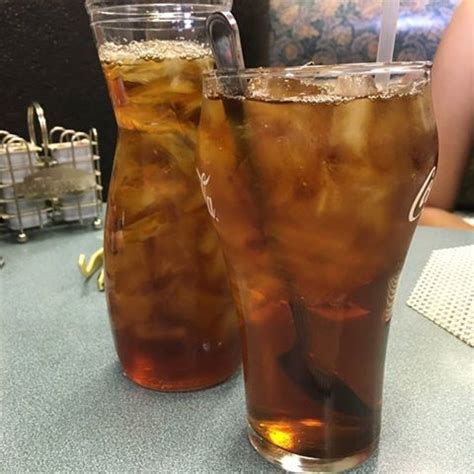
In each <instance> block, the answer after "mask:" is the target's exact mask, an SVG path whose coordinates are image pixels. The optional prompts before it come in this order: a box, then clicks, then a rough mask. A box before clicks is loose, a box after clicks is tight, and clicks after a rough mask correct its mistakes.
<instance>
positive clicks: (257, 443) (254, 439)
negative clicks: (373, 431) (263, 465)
mask: <svg viewBox="0 0 474 474" xmlns="http://www.w3.org/2000/svg"><path fill="white" fill-rule="evenodd" d="M248 437H249V440H250V444H251V445H252V446H253V447H254V448H255V449H256V451H257V452H258V453H259V454H260V455H262V456H263V457H264V458H265V459H266V460H267V461H270V462H271V463H273V464H276V465H277V466H279V467H281V468H282V469H284V470H285V471H287V472H340V471H345V470H347V469H352V468H354V467H356V466H358V465H359V464H362V463H363V462H364V461H365V460H366V459H368V458H369V457H370V456H371V455H372V453H373V452H374V451H375V448H376V447H377V445H378V439H376V440H374V441H373V442H372V443H371V444H370V445H369V446H367V447H366V448H365V449H363V450H361V451H358V452H356V453H354V454H352V455H351V456H348V457H345V458H341V459H321V458H311V457H307V456H300V455H299V454H295V453H291V452H289V451H286V450H285V449H283V448H280V447H278V446H275V445H274V444H272V443H270V442H268V441H267V440H265V439H264V438H262V437H261V436H260V435H259V434H258V433H257V432H256V431H255V430H254V429H253V428H252V427H251V426H249V427H248Z"/></svg>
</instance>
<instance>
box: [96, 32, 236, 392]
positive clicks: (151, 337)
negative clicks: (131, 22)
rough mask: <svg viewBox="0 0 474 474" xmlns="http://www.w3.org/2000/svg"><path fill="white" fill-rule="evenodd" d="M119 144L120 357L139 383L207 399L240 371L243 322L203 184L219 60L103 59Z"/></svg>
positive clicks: (115, 314) (178, 55) (198, 54)
mask: <svg viewBox="0 0 474 474" xmlns="http://www.w3.org/2000/svg"><path fill="white" fill-rule="evenodd" d="M99 55H100V59H101V62H102V66H103V70H104V73H105V77H106V79H107V84H108V87H109V91H110V96H111V99H112V103H113V107H114V111H115V114H116V119H117V123H118V126H119V140H118V144H117V151H116V156H115V163H114V171H113V176H112V181H111V185H110V191H109V201H108V212H107V221H106V242H105V261H106V287H107V299H108V305H109V312H110V318H111V323H112V328H113V332H114V337H115V344H116V348H117V352H118V355H119V358H120V361H121V363H122V366H123V369H124V371H125V373H126V375H128V377H130V378H131V379H132V380H133V381H135V382H136V383H138V384H140V385H143V386H145V387H149V388H153V389H159V390H190V389H195V388H203V387H205V386H210V385H213V384H216V383H218V382H221V381H222V380H224V379H226V378H228V377H229V376H230V375H231V374H232V373H233V372H234V371H235V370H236V368H237V366H238V364H239V358H240V354H239V342H238V334H237V322H236V319H235V316H234V309H233V304H232V300H231V295H230V290H229V288H228V280H227V277H226V271H225V266H224V261H223V257H222V254H221V250H220V248H219V245H218V240H217V235H216V233H215V230H214V229H213V227H212V224H211V219H210V217H209V215H208V213H207V209H206V203H205V202H204V199H203V196H202V193H201V186H200V181H199V177H198V176H197V174H196V165H195V144H196V135H197V125H198V121H199V117H200V111H201V102H202V79H201V73H202V71H203V70H205V69H207V68H209V67H211V66H212V60H211V57H210V52H209V50H208V49H207V48H206V47H204V46H202V45H200V44H197V43H194V42H191V41H171V40H169V41H161V40H150V41H143V42H131V43H129V44H127V45H116V44H113V43H105V44H103V45H102V46H101V47H100V49H99Z"/></svg>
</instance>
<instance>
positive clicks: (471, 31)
mask: <svg viewBox="0 0 474 474" xmlns="http://www.w3.org/2000/svg"><path fill="white" fill-rule="evenodd" d="M473 84H474V0H464V1H463V2H461V4H460V5H459V7H458V8H457V9H456V11H455V13H454V15H453V18H452V20H451V23H450V25H449V26H448V28H447V30H446V32H445V34H444V36H443V40H442V41H441V44H440V46H439V48H438V52H437V53H436V58H435V61H434V66H433V104H434V110H435V115H436V120H437V124H438V135H439V162H438V173H437V178H436V180H435V184H434V187H433V191H432V193H431V196H430V198H429V201H428V206H429V207H430V208H431V209H430V208H427V209H426V212H424V214H423V216H422V219H421V221H420V223H421V224H426V225H440V222H441V225H442V224H443V219H444V218H447V216H448V214H447V213H446V212H442V211H443V210H444V211H447V210H451V209H452V208H453V206H454V204H455V201H456V196H457V193H458V191H459V187H460V184H461V180H462V177H463V172H464V169H465V166H466V162H467V159H468V158H469V153H470V150H471V146H472V144H473V143H472V136H473V131H474V85H473ZM452 217H456V216H452ZM433 219H434V221H433ZM459 220H460V219H459ZM453 222H454V223H455V219H454V220H453V219H451V218H449V219H448V221H447V222H446V223H445V224H446V226H448V227H450V226H451V225H450V224H452V223H453ZM468 228H471V229H472V227H470V226H468Z"/></svg>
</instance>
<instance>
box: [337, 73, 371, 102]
mask: <svg viewBox="0 0 474 474" xmlns="http://www.w3.org/2000/svg"><path fill="white" fill-rule="evenodd" d="M332 94H333V95H337V96H340V97H343V98H349V99H351V98H357V97H368V96H371V95H374V94H377V87H376V86H375V80H374V78H373V77H372V76H369V75H354V76H352V75H342V76H339V77H338V78H337V81H336V85H335V87H334V90H333V91H332Z"/></svg>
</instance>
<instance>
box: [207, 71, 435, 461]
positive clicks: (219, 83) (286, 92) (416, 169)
mask: <svg viewBox="0 0 474 474" xmlns="http://www.w3.org/2000/svg"><path fill="white" fill-rule="evenodd" d="M419 68H420V71H418V70H417V71H416V72H418V73H419V76H420V77H419V78H418V80H414V79H410V77H409V76H408V75H405V74H404V75H402V76H401V77H400V78H399V80H398V81H394V83H393V84H391V87H390V89H389V90H388V91H385V92H383V93H381V92H379V91H378V89H377V88H376V86H375V83H374V80H373V78H372V76H371V75H369V74H367V75H363V74H362V75H361V74H359V75H357V76H356V77H352V76H350V75H344V74H335V77H334V78H332V79H331V80H330V79H328V80H327V81H326V82H325V81H323V80H318V79H316V78H317V77H318V76H317V72H318V71H320V69H318V68H304V69H301V70H295V71H289V72H288V74H286V73H284V72H275V71H274V72H265V71H261V72H258V71H257V72H255V71H254V72H252V73H249V74H248V75H247V76H246V75H245V74H242V75H240V76H235V77H224V76H223V77H222V79H221V77H220V76H219V75H216V74H215V73H214V74H211V75H208V76H207V77H206V81H205V93H206V96H207V98H206V100H205V102H204V105H203V113H202V118H201V128H200V136H199V159H198V167H199V172H200V173H201V174H205V175H206V176H207V177H208V179H209V183H208V184H207V186H206V189H205V194H206V196H207V199H208V200H209V201H210V203H211V204H212V206H211V207H212V209H213V214H214V224H215V227H216V229H217V231H218V234H219V237H220V241H221V244H222V248H223V251H224V255H225V258H226V262H227V265H228V269H229V274H230V277H231V284H232V289H233V294H234V299H235V302H236V306H237V312H238V314H239V318H240V325H241V331H242V335H243V360H244V372H245V385H246V396H247V407H248V416H249V424H250V433H251V434H250V438H251V441H252V443H253V444H254V446H256V447H257V449H258V450H259V451H260V452H262V453H263V454H264V455H265V456H266V457H267V458H268V459H271V460H273V461H275V462H277V463H279V464H280V465H283V467H284V468H285V469H287V470H293V469H296V470H298V469H303V468H305V469H308V470H311V469H314V468H315V465H313V464H311V460H313V459H317V464H316V465H317V466H319V467H318V468H317V469H346V468H348V467H351V466H353V465H355V464H357V463H358V462H360V461H361V460H363V459H365V458H366V457H367V456H368V455H369V454H370V452H372V450H373V449H374V447H375V445H376V443H377V439H378V435H379V428H380V415H381V403H382V381H383V373H384V359H385V348H386V343H387V336H388V330H389V323H390V318H391V312H392V304H393V301H394V296H395V292H396V288H397V282H398V277H399V274H400V271H401V268H402V265H403V262H404V259H405V256H406V252H407V250H408V246H409V243H410V241H411V238H412V234H413V232H414V230H415V226H416V221H417V218H418V215H419V212H420V208H421V206H422V205H423V203H424V200H425V199H426V196H427V193H428V192H429V188H430V184H431V181H432V178H433V177H434V173H435V165H436V153H437V137H436V128H435V123H434V120H433V114H432V109H431V92H430V84H429V70H428V69H427V68H426V66H423V65H420V66H419ZM321 74H322V75H323V76H324V70H323V72H322V73H321ZM415 77H416V76H415ZM236 80H238V81H240V86H241V85H242V84H244V85H245V88H246V89H245V90H243V91H242V96H241V97H235V96H228V95H226V92H225V90H226V87H228V86H229V84H230V82H229V81H234V84H233V87H231V88H230V89H229V90H232V89H233V90H235V81H236ZM291 454H296V455H298V456H297V459H296V461H295V459H293V460H292V458H291V456H290V458H288V455H291ZM288 459H289V461H288ZM337 461H341V463H339V464H337ZM295 462H296V464H295ZM285 463H286V464H285ZM295 466H296V467H295Z"/></svg>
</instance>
